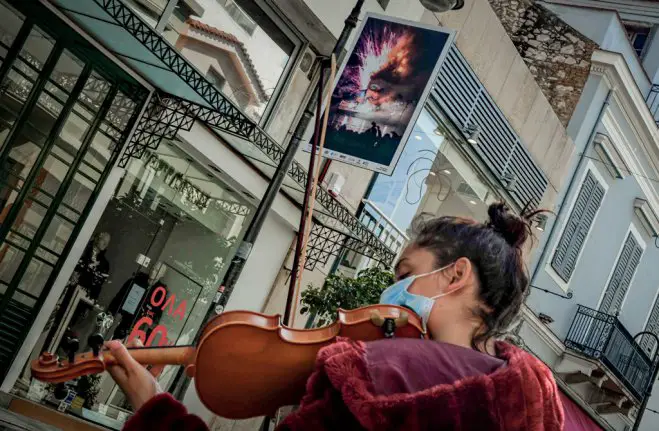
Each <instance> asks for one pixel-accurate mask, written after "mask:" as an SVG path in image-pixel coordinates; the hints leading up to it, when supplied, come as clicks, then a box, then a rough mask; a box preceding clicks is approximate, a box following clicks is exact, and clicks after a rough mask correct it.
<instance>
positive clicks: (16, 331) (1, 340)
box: [0, 299, 34, 370]
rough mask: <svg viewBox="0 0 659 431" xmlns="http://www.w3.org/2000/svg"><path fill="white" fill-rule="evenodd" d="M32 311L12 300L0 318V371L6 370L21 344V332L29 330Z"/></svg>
mask: <svg viewBox="0 0 659 431" xmlns="http://www.w3.org/2000/svg"><path fill="white" fill-rule="evenodd" d="M33 313H34V309H33V308H31V307H28V306H27V305H24V304H22V303H20V302H18V301H16V300H14V299H9V302H8V304H7V308H6V309H5V311H4V313H3V314H2V316H0V370H8V369H9V367H10V365H11V362H12V360H13V358H14V355H15V354H16V349H18V347H20V345H21V343H22V342H23V330H24V329H25V328H29V327H30V324H31V322H32V316H33Z"/></svg>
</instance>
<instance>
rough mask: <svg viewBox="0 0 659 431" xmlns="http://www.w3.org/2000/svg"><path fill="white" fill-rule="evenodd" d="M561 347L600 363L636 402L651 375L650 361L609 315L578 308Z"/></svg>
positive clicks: (623, 328) (622, 327) (627, 333)
mask: <svg viewBox="0 0 659 431" xmlns="http://www.w3.org/2000/svg"><path fill="white" fill-rule="evenodd" d="M565 347H567V348H569V349H571V350H574V351H577V352H579V353H581V354H583V355H586V356H589V357H591V358H595V359H598V360H600V361H602V363H603V364H604V365H606V367H607V368H609V369H610V370H611V372H613V374H615V375H616V376H617V377H618V378H619V379H620V380H621V381H622V382H623V383H624V385H625V386H626V387H627V389H629V391H630V392H632V394H633V395H634V396H635V397H636V398H637V399H638V400H641V399H642V398H643V393H644V391H645V388H646V387H647V383H648V379H650V378H651V375H652V360H651V359H650V357H649V356H648V355H647V354H646V353H645V352H644V351H643V349H642V348H641V346H639V345H638V344H637V343H636V341H634V338H633V337H632V336H631V334H630V333H629V331H627V329H626V328H625V327H624V326H623V325H622V323H620V321H619V320H618V319H617V318H616V317H615V316H612V315H610V314H606V313H603V312H601V311H597V310H593V309H592V308H588V307H584V306H583V305H579V308H578V309H577V314H576V316H574V320H573V321H572V325H571V326H570V330H569V331H568V334H567V337H566V338H565Z"/></svg>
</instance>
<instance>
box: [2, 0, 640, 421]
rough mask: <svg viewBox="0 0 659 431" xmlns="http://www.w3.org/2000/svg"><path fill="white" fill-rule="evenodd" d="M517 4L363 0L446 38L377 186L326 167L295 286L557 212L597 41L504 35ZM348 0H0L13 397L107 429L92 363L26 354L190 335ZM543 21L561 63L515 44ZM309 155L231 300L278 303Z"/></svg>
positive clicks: (165, 380)
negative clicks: (424, 230) (434, 224)
mask: <svg viewBox="0 0 659 431" xmlns="http://www.w3.org/2000/svg"><path fill="white" fill-rule="evenodd" d="M512 3H513V2H510V3H509V2H499V1H495V0H490V1H487V0H468V1H466V2H465V6H464V7H463V8H462V9H461V10H458V11H453V12H448V13H445V14H441V15H435V14H432V13H430V12H428V11H426V10H425V9H424V8H423V6H422V5H421V4H420V3H418V2H416V1H411V2H407V1H406V2H402V1H400V2H399V1H380V0H368V1H366V2H365V5H364V8H363V13H365V12H376V13H379V14H383V15H388V16H392V17H395V18H400V19H406V20H410V21H416V22H422V23H424V24H426V25H440V26H442V27H445V28H448V29H451V30H454V31H455V32H456V38H455V43H454V45H453V46H452V47H451V48H450V50H449V55H448V57H447V59H446V61H445V62H444V64H443V65H442V67H441V70H440V72H439V75H438V77H437V79H436V83H435V86H434V88H433V90H432V92H431V95H430V97H429V98H428V100H427V101H426V104H425V106H424V110H423V112H422V114H421V115H420V117H419V119H418V121H417V123H416V125H415V129H414V132H413V133H412V135H411V138H410V140H409V142H408V143H407V146H406V148H405V152H404V154H403V156H402V158H401V162H400V163H399V164H398V166H397V168H396V170H395V172H394V174H393V175H392V176H391V177H387V176H383V175H373V173H372V172H370V171H366V170H362V169H358V168H355V167H352V166H348V165H345V164H341V163H338V162H333V163H331V164H329V165H326V171H327V175H326V176H325V184H324V185H323V187H322V188H321V190H320V191H319V193H318V196H317V203H316V213H315V214H314V225H313V229H312V237H311V242H310V244H311V246H310V249H309V251H308V260H307V265H306V270H305V271H304V274H303V277H304V278H303V281H304V284H305V285H306V284H308V283H315V284H321V283H322V282H323V280H324V278H325V277H326V276H327V274H329V273H331V272H333V271H337V270H338V271H342V272H343V273H345V274H354V273H356V272H357V271H358V270H359V269H361V268H365V267H367V266H371V265H376V264H377V265H383V266H385V267H386V266H389V265H391V263H392V262H393V260H394V258H395V256H396V254H397V253H398V252H399V251H400V249H401V248H402V247H403V246H404V244H405V242H406V241H407V239H408V237H409V234H410V231H411V229H412V228H413V225H414V221H415V220H419V219H423V218H424V217H434V216H439V215H461V216H471V217H474V218H477V219H483V218H484V217H485V215H486V214H485V209H486V207H487V204H488V203H490V202H492V201H494V200H500V199H503V200H505V201H507V202H509V203H510V205H511V206H512V207H513V208H514V209H516V210H517V211H523V210H524V209H528V208H531V207H533V208H535V207H543V208H550V209H553V208H554V205H555V202H556V200H557V196H559V192H560V190H562V189H563V188H564V187H565V184H564V179H565V177H566V173H567V172H570V168H571V167H572V166H573V165H574V164H575V163H576V160H577V158H576V154H577V153H578V149H577V148H578V147H577V146H575V142H577V140H576V139H577V138H579V139H582V140H583V138H581V135H578V134H574V133H570V127H571V122H570V123H569V124H568V121H569V119H570V118H573V117H574V116H575V115H579V114H580V113H581V111H582V110H580V106H581V102H579V104H577V102H578V101H579V97H576V96H575V94H579V93H580V92H581V91H582V90H583V91H585V92H588V91H591V92H596V93H597V91H595V89H593V88H592V85H594V84H591V80H592V79H591V77H589V75H588V73H587V72H588V71H590V69H591V64H590V58H591V54H592V52H593V50H594V49H595V43H594V42H593V40H591V39H592V38H591V36H588V35H586V36H584V35H582V34H580V33H579V32H577V31H573V29H571V28H570V27H569V26H568V25H567V24H565V22H564V21H561V19H560V18H559V16H560V13H558V12H556V13H553V12H550V11H548V10H545V9H543V10H542V11H540V12H542V14H541V13H540V12H538V11H537V10H536V9H533V8H532V7H531V6H528V7H526V8H525V9H524V10H525V11H527V12H525V13H527V14H534V13H535V14H536V15H534V16H535V17H536V20H535V21H533V19H531V18H533V17H532V16H531V17H530V18H529V19H527V20H525V21H531V22H535V23H536V24H534V25H533V26H532V27H531V28H530V29H519V28H517V27H516V26H515V24H514V22H513V21H512V20H511V19H510V16H511V15H514V13H517V12H518V11H517V10H515V9H514V8H515V7H516V6H515V5H513V4H512ZM520 3H521V2H520ZM354 4H355V2H354V1H353V0H339V1H333V2H326V1H324V0H306V1H303V0H294V1H284V0H169V1H166V0H91V1H88V2H79V1H75V0H29V1H24V0H23V1H14V0H0V8H2V16H3V17H6V20H3V23H2V24H0V29H1V31H2V35H1V37H0V56H2V63H1V64H0V83H2V85H1V86H0V88H1V90H0V91H1V96H0V97H2V102H0V104H1V106H0V109H2V110H3V117H2V118H3V129H2V130H3V131H1V132H0V133H1V135H0V136H2V145H0V169H1V170H2V171H1V172H2V175H0V180H1V181H2V185H1V187H2V188H0V289H2V298H1V299H0V370H2V385H1V389H2V391H3V392H4V393H6V394H10V397H9V398H10V399H11V400H10V408H11V409H13V410H14V411H19V412H21V413H23V414H28V415H33V416H35V417H39V418H40V419H41V420H46V419H44V418H48V419H47V421H50V422H51V423H53V424H59V426H60V427H61V428H64V429H77V428H78V427H82V426H84V425H85V424H89V423H96V424H100V425H103V426H106V427H109V428H113V429H120V428H121V425H122V423H123V422H124V421H125V419H126V417H128V416H129V415H130V414H131V412H130V410H129V408H128V406H127V404H126V403H125V400H124V399H123V396H122V395H121V393H120V392H119V391H118V390H117V388H116V386H115V385H114V384H113V383H112V381H111V380H110V379H109V378H108V377H107V376H106V375H100V376H99V377H98V378H94V379H85V380H78V381H73V382H70V383H69V384H67V385H66V386H65V387H64V388H62V387H58V388H53V387H47V386H44V385H40V384H39V382H37V381H36V380H34V379H31V377H30V373H29V366H26V364H28V363H29V361H30V360H33V359H35V358H37V357H38V355H39V354H40V353H41V352H42V351H45V350H50V351H55V352H57V353H59V354H60V355H64V356H66V355H67V354H69V352H70V351H72V350H75V349H76V348H77V350H79V351H85V350H87V349H88V348H89V346H88V344H89V342H88V337H89V335H90V334H93V333H95V332H97V331H99V330H101V332H103V334H104V335H105V336H106V338H109V337H111V336H114V337H126V336H130V335H136V334H137V335H139V334H142V336H143V337H144V341H145V342H146V344H150V345H166V344H169V345H171V344H177V345H184V344H186V343H188V342H190V340H192V339H194V337H195V335H196V333H197V332H198V331H199V329H200V327H201V326H202V324H203V318H204V316H205V315H206V312H207V310H208V309H209V308H210V307H213V306H214V301H215V300H217V294H218V287H219V286H220V284H221V282H222V278H223V276H224V273H225V272H226V269H227V266H228V263H229V262H230V261H231V260H232V259H233V258H234V256H235V255H236V253H238V252H242V251H239V250H240V249H241V244H242V238H243V234H244V231H245V229H246V227H247V226H248V224H249V222H250V220H251V217H252V215H253V213H254V209H255V208H256V206H257V205H258V202H259V200H260V198H261V196H262V195H263V193H264V192H265V189H266V187H267V184H268V182H269V180H270V178H271V177H272V175H273V173H274V171H275V169H276V166H277V164H278V163H279V161H280V160H281V158H282V154H283V151H284V148H285V147H286V145H288V143H289V142H290V139H291V136H292V135H293V132H294V130H295V127H296V125H297V122H298V121H299V119H300V118H301V117H302V114H303V109H304V106H305V105H306V102H307V101H308V100H309V98H310V97H312V96H313V93H314V88H315V83H316V82H317V81H318V75H319V74H318V67H319V62H320V61H319V59H320V58H321V57H324V56H327V55H329V53H331V51H332V49H333V46H334V43H335V42H336V39H337V37H338V35H339V34H340V32H341V29H342V27H343V22H344V20H345V18H346V17H347V16H348V15H349V13H350V10H351V9H352V8H353V6H354ZM540 18H543V19H540ZM545 18H546V19H545ZM536 30H537V31H538V33H535V31H536ZM555 33H560V34H562V35H563V37H564V40H562V41H561V43H560V44H559V46H557V47H549V46H547V47H546V49H548V50H549V49H553V50H558V52H559V53H560V51H561V50H563V51H566V52H564V53H563V55H562V56H561V57H560V58H554V57H558V56H553V57H551V58H549V59H548V57H546V56H545V57H543V56H542V55H540V54H539V53H538V52H539V51H540V48H538V46H536V47H535V48H534V49H535V51H533V50H529V49H527V50H526V51H523V50H520V49H519V46H518V45H519V40H520V39H521V38H523V37H527V38H528V36H529V35H535V36H534V37H535V39H536V40H537V42H538V44H547V43H546V42H547V40H546V38H547V37H548V36H546V37H545V35H553V34H555ZM353 36H354V35H353ZM531 45H532V44H531ZM547 45H548V44H547ZM543 46H544V45H543ZM570 49H571V50H572V54H569V55H568V54H567V52H569V51H570ZM565 68H568V69H569V70H570V74H569V76H568V75H566V76H561V75H560V73H559V72H560V71H561V70H562V69H565ZM584 70H585V71H586V72H584ZM554 78H555V79H554ZM586 79H588V84H586ZM554 82H558V83H559V84H557V85H552V83H554ZM557 87H560V88H557ZM567 87H569V89H568V88H567ZM597 94H598V95H599V94H600V93H597ZM312 132H313V131H312V128H311V127H310V128H308V130H307V132H306V133H305V136H304V137H303V141H305V142H306V141H308V140H309V139H310V138H311V135H312ZM307 163H308V154H307V153H305V152H303V151H300V152H299V153H298V154H297V156H296V161H295V162H294V164H293V166H292V168H291V169H290V170H289V175H288V176H287V178H286V180H285V182H284V185H283V187H282V190H281V192H280V193H279V195H278V196H277V198H276V199H275V202H274V204H273V207H272V211H271V212H270V213H269V215H268V217H267V219H266V221H265V224H264V227H263V229H262V232H261V234H260V236H259V238H258V240H257V241H256V242H255V243H254V244H253V246H252V249H251V253H250V255H249V259H248V261H247V264H246V267H245V269H244V270H243V273H242V275H241V277H240V280H239V282H238V284H237V286H236V287H235V290H234V291H233V293H232V294H231V296H230V298H229V301H228V303H227V306H226V309H248V310H253V311H260V312H267V313H282V312H283V309H284V306H285V303H286V295H287V292H288V280H287V278H288V277H289V274H290V268H291V264H292V262H291V261H292V250H293V248H294V243H295V238H296V235H297V232H296V230H297V225H298V222H299V219H300V208H301V203H302V198H303V190H304V186H305V181H306V170H305V168H304V166H306V164H307ZM341 184H344V185H343V187H341ZM328 189H330V190H331V191H332V193H330V192H329V191H328ZM538 227H542V224H539V225H538ZM639 234H640V235H642V232H640V233H639ZM646 242H647V241H646ZM345 244H350V246H348V247H346V248H345V249H343V248H342V247H343V246H344V245H345ZM220 294H221V292H220ZM306 318H307V316H301V315H298V316H296V319H295V325H296V326H302V325H304V323H305V321H306ZM73 340H77V342H78V345H77V346H76V345H75V342H73ZM180 371H181V370H180V368H178V367H170V368H168V369H166V370H165V371H164V373H163V374H162V375H161V376H160V383H161V385H162V386H163V387H164V388H165V389H166V390H173V389H174V387H175V386H176V385H177V383H178V382H179V378H180V374H181V373H180ZM58 391H59V392H58ZM62 391H64V397H62ZM73 392H75V393H76V397H75V398H74V399H73V400H69V401H68V404H67V402H66V401H62V398H63V399H64V400H66V394H67V393H68V394H72V393H73ZM181 398H182V399H183V400H184V402H185V403H186V404H187V405H188V406H189V408H190V409H191V410H192V411H193V412H194V413H198V414H200V415H201V416H202V417H203V418H204V419H206V420H207V421H208V423H209V424H211V425H212V427H214V429H223V428H222V427H224V426H227V425H228V426H241V427H244V429H255V427H258V425H259V424H260V421H259V420H258V419H256V420H253V421H244V422H241V423H240V424H233V423H227V421H225V420H223V419H220V418H216V417H214V415H212V414H211V413H210V412H208V411H207V410H205V409H204V407H203V406H202V404H201V403H200V402H199V400H198V399H197V398H196V394H195V393H194V389H192V388H191V389H189V390H188V391H187V392H185V393H184V394H181ZM58 408H60V409H62V410H65V411H66V414H63V415H62V414H56V413H54V411H56V410H57V409H58ZM35 412H36V413H35ZM66 421H68V422H66ZM74 425H75V426H74ZM80 429H83V428H80Z"/></svg>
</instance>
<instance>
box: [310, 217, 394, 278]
mask: <svg viewBox="0 0 659 431" xmlns="http://www.w3.org/2000/svg"><path fill="white" fill-rule="evenodd" d="M343 249H345V250H350V251H353V252H355V253H359V254H362V255H364V256H369V257H370V258H372V259H374V260H377V261H378V262H381V263H382V264H384V265H390V264H391V262H392V261H393V259H394V257H395V254H394V253H393V252H392V251H391V250H388V249H387V250H382V249H381V248H377V247H372V246H370V245H368V244H366V243H365V242H363V241H361V240H359V239H357V238H354V237H352V236H349V235H346V234H344V233H343V232H339V231H338V230H336V229H332V228H330V227H327V226H323V225H321V224H318V223H314V225H313V227H312V228H311V234H310V235H309V244H308V247H307V259H306V261H305V266H304V267H305V269H308V270H310V271H313V270H314V268H315V267H316V265H317V264H318V263H320V264H323V265H324V264H325V263H327V261H328V260H329V258H330V257H331V256H338V255H339V254H340V253H341V252H342V251H343Z"/></svg>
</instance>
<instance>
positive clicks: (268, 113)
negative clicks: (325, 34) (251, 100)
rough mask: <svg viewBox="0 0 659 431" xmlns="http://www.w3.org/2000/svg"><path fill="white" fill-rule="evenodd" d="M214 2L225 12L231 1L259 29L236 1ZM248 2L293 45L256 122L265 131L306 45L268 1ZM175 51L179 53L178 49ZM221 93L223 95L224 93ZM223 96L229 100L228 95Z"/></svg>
mask: <svg viewBox="0 0 659 431" xmlns="http://www.w3.org/2000/svg"><path fill="white" fill-rule="evenodd" d="M182 1H184V0H178V2H179V3H180V2H182ZM216 1H217V2H218V3H219V4H220V6H221V7H222V8H224V9H225V10H226V7H225V3H227V1H231V2H232V3H234V4H235V5H236V7H238V8H240V10H241V11H242V12H243V13H244V14H246V15H247V16H248V17H249V18H250V19H251V20H253V21H254V22H255V23H256V26H257V27H261V26H260V25H259V23H258V22H257V21H255V20H254V19H253V18H252V17H251V15H250V14H249V13H248V12H247V11H245V10H244V9H243V8H242V7H241V6H240V1H236V0H216ZM250 1H252V2H253V3H254V6H255V7H257V8H258V9H259V10H260V11H261V12H262V13H263V14H264V16H265V17H266V18H267V19H269V20H271V21H272V22H273V23H274V25H275V26H276V27H277V29H278V30H279V31H281V32H282V34H283V35H284V36H285V37H286V38H287V39H288V40H289V41H290V42H291V44H292V45H293V49H292V51H291V53H290V55H289V57H288V60H287V62H286V66H285V67H284V69H283V71H282V73H281V75H280V76H279V80H278V81H277V85H275V87H274V88H272V93H271V94H270V99H269V100H268V102H267V104H266V107H265V110H264V111H263V114H262V115H261V118H260V119H259V120H258V122H256V123H257V125H258V126H259V127H261V128H263V129H265V130H267V128H268V126H270V124H271V123H272V121H273V119H274V114H275V113H276V112H277V111H278V110H279V107H280V106H281V103H282V101H283V99H284V97H283V95H284V94H286V91H287V90H288V88H289V87H290V84H291V80H292V77H293V74H294V73H295V70H296V69H297V68H298V65H299V63H300V61H301V59H302V54H303V53H304V50H305V48H306V47H307V46H308V43H307V42H306V40H305V39H304V37H303V36H302V34H301V33H300V32H299V31H298V30H297V29H295V27H294V26H293V25H292V24H291V23H290V21H289V20H288V19H287V18H286V17H285V16H284V15H283V14H282V13H281V12H279V11H278V10H277V8H276V7H274V6H272V5H271V1H270V0H250ZM227 14H228V11H227ZM173 15H174V11H173V9H172V10H171V11H170V12H169V13H168V14H167V15H164V14H163V15H161V16H160V21H164V22H169V20H170V18H171V17H172V16H173ZM229 17H230V18H231V19H232V20H233V17H231V16H230V15H229ZM237 24H238V23H237ZM238 25H240V24H238ZM157 27H158V26H156V27H154V30H155V31H156V32H157V33H158V34H160V35H161V36H164V35H163V32H164V28H163V29H158V28H157ZM165 27H166V26H165ZM241 28H242V27H241ZM261 28H262V27H261ZM264 32H265V33H266V34H269V33H268V32H267V31H265V30H264ZM248 34H249V33H248ZM250 35H251V34H250ZM176 51H177V52H179V51H178V49H177V50H176ZM179 53H180V52H179ZM193 66H195V67H196V65H194V64H193ZM218 90H219V89H218ZM268 90H269V89H266V91H268ZM222 93H223V94H224V92H222ZM225 96H226V97H227V98H229V97H228V95H225ZM243 112H244V111H243ZM250 119H251V117H250ZM280 144H284V142H280Z"/></svg>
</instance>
